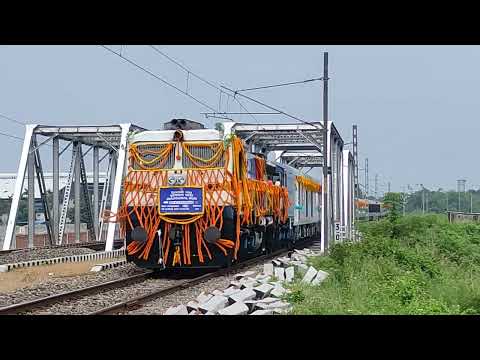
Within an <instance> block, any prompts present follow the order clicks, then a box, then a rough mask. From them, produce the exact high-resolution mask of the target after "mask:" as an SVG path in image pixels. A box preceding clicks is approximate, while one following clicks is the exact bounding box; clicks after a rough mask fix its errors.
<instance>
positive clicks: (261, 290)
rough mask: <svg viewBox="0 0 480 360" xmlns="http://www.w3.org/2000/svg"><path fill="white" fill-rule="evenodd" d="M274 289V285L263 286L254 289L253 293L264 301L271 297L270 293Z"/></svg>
mask: <svg viewBox="0 0 480 360" xmlns="http://www.w3.org/2000/svg"><path fill="white" fill-rule="evenodd" d="M273 289H274V286H273V285H270V284H262V285H259V286H257V287H254V288H253V291H255V293H256V294H257V297H258V298H260V299H263V298H265V297H267V296H268V295H270V292H271V291H272V290H273Z"/></svg>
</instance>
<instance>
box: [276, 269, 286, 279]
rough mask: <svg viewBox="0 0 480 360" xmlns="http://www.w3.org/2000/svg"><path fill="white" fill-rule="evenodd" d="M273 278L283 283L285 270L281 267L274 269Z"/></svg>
mask: <svg viewBox="0 0 480 360" xmlns="http://www.w3.org/2000/svg"><path fill="white" fill-rule="evenodd" d="M275 277H276V278H277V279H278V280H279V281H284V280H285V269H284V268H282V267H275Z"/></svg>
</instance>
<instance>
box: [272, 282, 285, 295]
mask: <svg viewBox="0 0 480 360" xmlns="http://www.w3.org/2000/svg"><path fill="white" fill-rule="evenodd" d="M286 292H287V290H286V289H285V288H284V287H283V286H281V285H279V284H277V286H275V288H274V289H273V290H272V291H271V292H270V295H272V296H274V297H276V298H280V297H282V296H283V295H284V294H285V293H286Z"/></svg>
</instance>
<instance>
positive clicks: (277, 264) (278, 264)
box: [272, 260, 282, 266]
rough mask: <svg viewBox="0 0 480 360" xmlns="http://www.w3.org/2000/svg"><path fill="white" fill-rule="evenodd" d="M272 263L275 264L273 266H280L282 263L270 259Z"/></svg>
mask: <svg viewBox="0 0 480 360" xmlns="http://www.w3.org/2000/svg"><path fill="white" fill-rule="evenodd" d="M272 264H273V265H275V266H281V265H282V263H281V262H280V261H278V260H272Z"/></svg>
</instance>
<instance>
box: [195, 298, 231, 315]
mask: <svg viewBox="0 0 480 360" xmlns="http://www.w3.org/2000/svg"><path fill="white" fill-rule="evenodd" d="M227 305H228V299H227V298H226V297H225V296H221V295H215V296H214V297H212V298H211V299H210V300H208V301H207V302H206V303H203V304H200V306H199V307H198V310H200V311H201V312H203V313H207V312H209V311H211V312H218V311H219V310H221V309H223V308H225V307H226V306H227Z"/></svg>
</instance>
